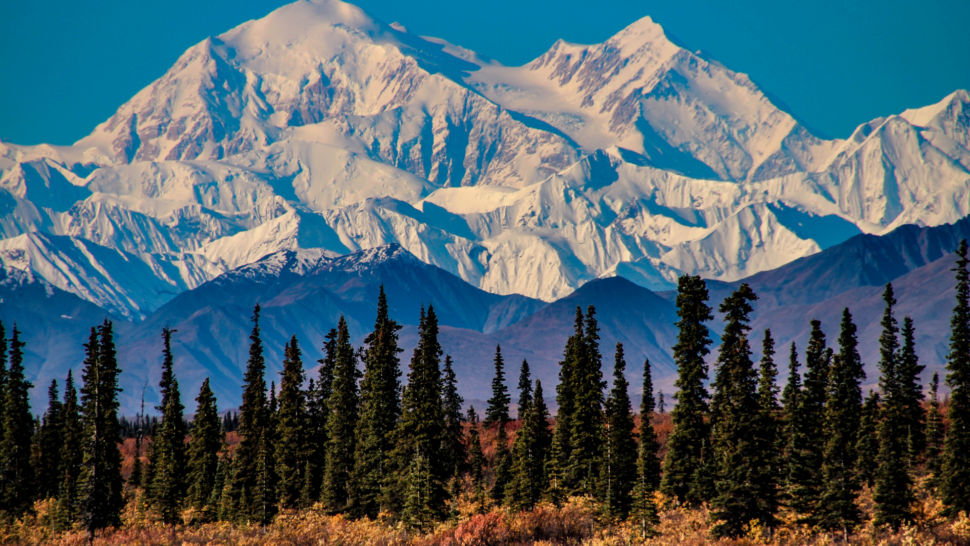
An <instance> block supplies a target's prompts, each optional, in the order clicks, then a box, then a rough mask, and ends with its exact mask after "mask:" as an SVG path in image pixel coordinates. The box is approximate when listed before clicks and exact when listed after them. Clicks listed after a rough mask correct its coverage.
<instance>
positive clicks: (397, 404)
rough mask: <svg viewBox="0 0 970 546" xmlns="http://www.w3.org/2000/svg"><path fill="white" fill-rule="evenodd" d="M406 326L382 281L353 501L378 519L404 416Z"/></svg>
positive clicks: (363, 390)
mask: <svg viewBox="0 0 970 546" xmlns="http://www.w3.org/2000/svg"><path fill="white" fill-rule="evenodd" d="M400 329H401V325H399V324H398V323H397V322H395V321H394V320H392V319H391V318H390V316H389V315H388V310H387V296H386V295H385V294H384V287H383V286H381V289H380V294H379V296H378V300H377V319H376V320H375V321H374V331H373V332H371V333H370V335H368V336H367V338H365V339H364V343H365V344H366V346H367V348H366V350H365V351H364V379H363V382H362V383H361V385H360V419H359V420H358V421H357V431H356V433H355V434H356V437H357V448H356V452H355V453H354V479H353V480H352V483H353V487H352V489H351V500H350V504H351V512H352V513H353V514H354V515H356V516H368V517H370V518H376V517H377V515H378V514H379V513H380V512H381V510H382V509H383V508H385V507H382V506H381V503H380V498H381V489H382V487H383V486H384V484H385V483H386V482H387V481H388V480H389V479H390V476H389V475H388V473H389V470H390V467H391V461H390V459H389V457H390V454H391V450H392V449H393V447H394V446H393V444H392V434H393V432H394V427H395V426H396V425H397V421H398V418H399V417H400V415H401V400H400V396H401V379H400V378H401V370H400V366H401V361H400V358H399V357H398V354H400V353H401V352H402V349H401V348H400V347H399V346H398V331H399V330H400ZM456 395H457V393H456ZM459 405H460V403H459Z"/></svg>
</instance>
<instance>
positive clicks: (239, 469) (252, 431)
mask: <svg viewBox="0 0 970 546" xmlns="http://www.w3.org/2000/svg"><path fill="white" fill-rule="evenodd" d="M259 313H260V308H259V304H256V306H255V307H254V309H253V316H252V319H251V320H252V323H253V330H252V333H251V334H250V335H249V341H250V343H249V360H248V361H247V363H246V373H245V375H243V381H244V384H243V394H242V404H241V405H240V407H239V429H238V433H239V436H240V441H239V445H238V446H237V447H236V452H235V455H234V457H233V472H234V475H233V477H232V479H231V480H229V484H228V485H229V486H230V487H231V491H229V492H228V497H229V498H231V499H232V500H233V502H234V503H235V509H234V510H233V512H234V514H235V517H238V518H239V519H243V520H249V519H254V518H255V517H256V515H257V512H261V507H260V506H257V505H256V504H255V503H254V502H253V499H254V498H256V497H261V496H262V492H257V491H256V489H257V486H258V479H257V475H258V467H259V466H260V451H261V447H260V446H261V444H262V439H263V435H264V434H265V433H266V430H267V428H268V424H269V409H268V407H267V400H266V378H265V374H266V361H265V358H264V356H263V342H262V339H260V329H259Z"/></svg>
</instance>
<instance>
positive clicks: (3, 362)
mask: <svg viewBox="0 0 970 546" xmlns="http://www.w3.org/2000/svg"><path fill="white" fill-rule="evenodd" d="M7 349H8V347H7V330H6V328H4V326H3V323H2V322H0V406H2V404H3V401H4V400H5V399H6V394H5V393H6V389H7ZM2 443H3V422H2V421H0V444H2Z"/></svg>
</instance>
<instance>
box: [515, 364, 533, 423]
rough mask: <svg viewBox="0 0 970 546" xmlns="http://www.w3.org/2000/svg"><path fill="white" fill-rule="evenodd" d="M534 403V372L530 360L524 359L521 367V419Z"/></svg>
mask: <svg viewBox="0 0 970 546" xmlns="http://www.w3.org/2000/svg"><path fill="white" fill-rule="evenodd" d="M531 403H532V372H531V370H529V361H528V360H524V359H523V360H522V366H521V367H520V368H519V410H518V411H519V419H523V418H524V417H525V413H526V411H528V409H529V404H531Z"/></svg>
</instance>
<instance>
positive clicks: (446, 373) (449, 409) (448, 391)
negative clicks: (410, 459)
mask: <svg viewBox="0 0 970 546" xmlns="http://www.w3.org/2000/svg"><path fill="white" fill-rule="evenodd" d="M441 397H442V398H441V404H442V407H443V408H444V413H445V429H444V434H445V438H444V442H443V444H442V452H443V454H444V456H445V457H447V458H448V460H447V461H446V463H445V465H446V470H447V471H448V473H449V474H450V475H452V476H458V475H459V474H460V473H461V472H462V471H463V470H464V468H465V459H466V457H467V454H466V453H465V441H464V436H465V434H464V430H463V428H462V427H463V423H464V421H465V419H464V417H463V416H462V414H461V405H462V404H464V403H465V399H464V398H462V397H461V395H460V394H458V378H457V377H456V376H455V370H454V368H452V362H451V355H445V365H444V368H442V385H441Z"/></svg>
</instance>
